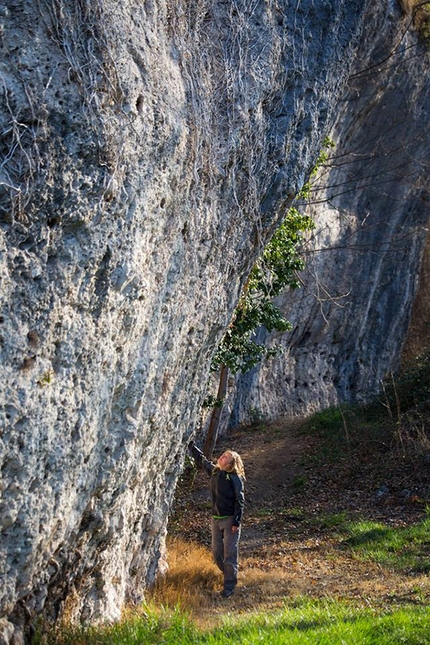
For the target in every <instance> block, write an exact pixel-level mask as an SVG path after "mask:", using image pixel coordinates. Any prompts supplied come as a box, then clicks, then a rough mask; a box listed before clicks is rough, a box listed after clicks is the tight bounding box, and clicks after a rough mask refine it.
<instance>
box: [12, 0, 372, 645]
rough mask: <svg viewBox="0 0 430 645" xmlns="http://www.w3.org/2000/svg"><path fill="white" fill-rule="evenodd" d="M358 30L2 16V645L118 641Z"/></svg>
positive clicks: (286, 15) (307, 23) (318, 14)
mask: <svg viewBox="0 0 430 645" xmlns="http://www.w3.org/2000/svg"><path fill="white" fill-rule="evenodd" d="M363 11H364V6H363V3H362V2H359V1H358V0H357V1H355V0H352V1H351V0H349V2H346V1H345V0H334V1H331V2H320V3H314V2H313V1H311V0H302V1H301V2H299V3H296V2H294V3H293V2H289V1H287V0H284V1H281V2H279V1H277V2H272V1H269V2H267V1H264V2H263V1H262V0H261V1H260V0H255V1H253V2H242V1H241V0H239V1H235V2H230V1H229V2H224V1H222V0H219V1H213V0H210V1H209V0H197V1H196V2H193V3H189V2H185V1H183V2H182V1H180V0H141V1H139V2H135V1H133V0H124V1H123V2H116V1H114V0H100V1H99V2H92V1H90V0H53V1H52V2H43V1H40V2H36V1H34V0H24V1H21V0H20V1H19V2H18V0H9V2H7V3H6V4H3V5H1V6H0V17H1V23H2V41H1V42H2V44H1V46H2V54H3V56H2V59H3V62H2V63H1V67H0V80H1V84H0V92H1V109H0V122H1V128H2V133H3V134H2V141H1V151H2V159H3V161H2V164H1V167H0V190H1V196H0V217H1V220H0V266H1V269H0V276H1V278H0V279H1V282H0V288H1V314H0V315H1V318H0V335H1V339H0V341H1V364H2V378H1V417H0V418H1V435H0V451H1V452H0V464H1V476H2V479H1V491H2V498H1V506H0V530H1V553H0V567H1V584H0V607H1V615H2V616H4V617H7V620H6V622H5V621H3V622H2V624H1V629H2V634H3V638H4V639H5V640H7V639H10V638H14V639H15V642H19V638H20V634H22V630H23V629H24V626H25V624H27V623H28V622H29V621H30V622H31V620H32V619H33V618H34V616H36V615H38V614H40V613H44V614H45V616H47V617H48V618H51V619H52V620H55V619H56V618H58V617H67V618H69V619H71V620H77V619H81V620H90V619H93V620H96V619H116V618H118V616H119V614H120V611H121V608H122V606H123V604H124V602H126V601H127V600H135V599H138V598H139V597H141V594H142V590H143V589H144V587H145V585H146V584H148V583H149V582H151V581H152V580H153V578H154V575H155V572H156V569H157V567H158V566H159V563H160V557H162V552H163V539H164V535H165V532H166V521H167V515H168V510H169V507H170V504H171V500H172V496H173V492H174V488H175V483H176V480H177V477H178V474H179V473H180V471H181V468H182V463H183V454H184V446H185V444H186V443H187V441H188V439H189V437H190V435H191V433H192V432H193V429H194V426H195V424H196V422H197V420H198V417H199V412H200V408H201V404H202V400H203V398H204V396H205V394H206V382H207V378H208V367H209V362H210V358H211V355H212V353H213V350H214V348H215V347H216V345H217V343H218V341H219V339H220V337H221V335H222V333H223V330H224V329H225V327H226V325H227V324H228V322H229V320H230V318H231V315H232V311H233V309H234V306H235V304H236V302H237V300H238V296H239V293H240V290H241V285H242V283H243V280H244V278H245V276H246V273H247V271H248V270H249V268H250V267H251V265H252V264H253V262H254V260H255V258H256V257H257V255H258V253H259V252H260V250H261V248H262V245H263V244H264V243H265V242H266V241H267V239H268V238H269V236H270V235H271V233H272V232H273V230H274V228H275V227H276V225H277V223H279V221H280V220H281V218H282V216H283V214H284V213H285V209H286V208H287V207H288V205H289V204H290V203H291V199H292V197H293V196H294V195H295V194H296V192H297V190H298V189H299V188H300V186H301V185H302V184H303V181H304V180H305V178H306V176H307V173H308V172H309V169H310V168H311V167H312V165H313V163H314V162H315V158H316V155H317V153H318V151H319V149H320V147H321V140H322V136H323V135H324V134H325V132H326V131H327V128H328V127H329V125H330V123H331V120H332V112H333V107H334V105H335V104H336V101H337V99H338V96H339V92H340V90H341V87H342V85H343V82H344V81H345V79H346V76H347V74H348V71H349V63H350V60H352V57H353V53H354V46H355V44H356V39H357V36H358V35H359V31H360V26H361V21H362V16H363ZM8 620H9V622H8ZM11 625H12V626H13V625H14V628H13V629H14V630H15V635H14V636H11V633H12V627H11ZM20 630H21V631H20Z"/></svg>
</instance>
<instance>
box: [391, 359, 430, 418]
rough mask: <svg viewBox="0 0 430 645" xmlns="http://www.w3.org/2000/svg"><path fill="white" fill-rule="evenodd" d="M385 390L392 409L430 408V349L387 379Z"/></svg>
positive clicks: (405, 410) (407, 410) (404, 410)
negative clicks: (396, 374) (397, 373)
mask: <svg viewBox="0 0 430 645" xmlns="http://www.w3.org/2000/svg"><path fill="white" fill-rule="evenodd" d="M384 392H385V395H386V399H387V402H388V404H389V406H390V408H391V409H392V410H394V409H398V410H400V411H401V412H409V411H410V410H412V409H417V408H418V409H429V407H430V349H427V350H426V351H424V352H423V353H422V354H419V355H418V356H416V357H415V360H414V361H413V362H412V363H411V364H410V365H409V366H408V367H407V368H406V369H405V370H403V371H402V372H401V373H400V374H399V375H398V376H396V378H389V379H387V383H386V384H385V388H384Z"/></svg>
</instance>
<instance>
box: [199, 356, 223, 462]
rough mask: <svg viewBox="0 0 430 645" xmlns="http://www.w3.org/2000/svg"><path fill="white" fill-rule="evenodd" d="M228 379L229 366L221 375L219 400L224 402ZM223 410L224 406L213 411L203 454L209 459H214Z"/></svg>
mask: <svg viewBox="0 0 430 645" xmlns="http://www.w3.org/2000/svg"><path fill="white" fill-rule="evenodd" d="M227 378H228V367H227V365H223V366H222V368H221V371H220V374H219V385H218V394H217V399H221V400H222V399H224V397H225V395H226V392H227ZM222 408H223V405H220V406H217V407H216V408H214V409H213V410H212V415H211V420H210V423H209V429H208V433H207V435H206V440H205V445H204V446H203V452H204V454H205V455H206V457H207V458H208V459H212V455H213V452H214V450H215V446H216V442H217V439H218V428H219V420H220V418H221V412H222Z"/></svg>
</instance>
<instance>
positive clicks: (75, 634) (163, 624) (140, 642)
mask: <svg viewBox="0 0 430 645" xmlns="http://www.w3.org/2000/svg"><path fill="white" fill-rule="evenodd" d="M429 619H430V610H429V609H428V608H424V607H414V608H412V609H410V608H409V609H401V608H400V609H398V608H397V609H394V610H392V611H390V610H386V611H383V612H378V611H375V610H374V609H372V608H369V607H363V606H361V607H360V606H354V605H351V604H348V603H345V602H338V601H334V600H321V601H313V600H309V599H306V598H303V599H298V600H297V601H296V602H295V603H293V604H292V605H291V606H288V605H286V606H285V607H284V608H282V609H279V610H278V611H275V612H273V613H272V612H271V613H254V614H253V615H251V616H247V617H246V618H245V617H240V616H238V617H234V616H228V617H227V618H226V620H225V621H224V622H223V625H222V626H220V627H217V628H215V629H211V630H201V629H198V628H196V627H195V626H194V625H193V622H192V621H191V620H190V617H189V616H188V615H187V614H186V613H184V612H181V611H180V610H173V611H169V610H167V609H162V610H161V611H160V610H157V609H154V608H150V607H146V608H144V610H143V611H142V613H141V615H136V616H134V617H132V618H130V619H129V620H127V621H124V622H122V623H120V624H118V625H115V626H113V627H109V628H106V629H87V630H82V631H80V632H79V631H70V632H68V633H67V632H63V634H62V635H61V637H60V638H59V639H58V640H56V641H50V642H51V643H53V642H56V643H57V645H90V644H94V645H225V644H226V643H229V642H234V643H236V644H237V645H254V644H257V643H270V645H315V644H316V643H317V644H318V645H370V644H374V645H401V644H404V643H407V644H408V645H426V644H427V643H430V635H429V633H428V625H429ZM48 642H49V641H46V640H37V641H36V645H42V643H48Z"/></svg>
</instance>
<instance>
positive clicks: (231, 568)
mask: <svg viewBox="0 0 430 645" xmlns="http://www.w3.org/2000/svg"><path fill="white" fill-rule="evenodd" d="M233 519H234V517H233V516H231V517H226V518H224V519H222V520H216V519H215V518H214V517H213V518H212V555H213V558H214V561H215V564H216V565H217V567H218V568H219V569H220V571H222V573H223V574H224V589H228V590H233V589H234V588H235V586H236V584H237V572H238V568H239V539H240V527H239V530H238V531H236V533H233V532H232V530H231V527H232V526H233Z"/></svg>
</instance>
